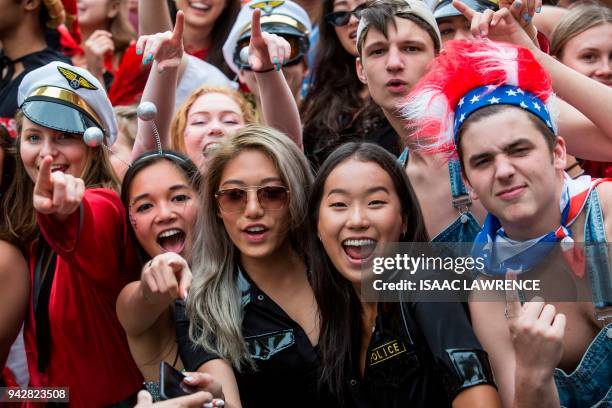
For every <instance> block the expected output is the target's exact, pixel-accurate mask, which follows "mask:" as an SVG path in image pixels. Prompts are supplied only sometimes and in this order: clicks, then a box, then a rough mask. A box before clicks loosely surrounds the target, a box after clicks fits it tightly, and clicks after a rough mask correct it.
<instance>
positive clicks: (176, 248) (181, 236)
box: [157, 228, 187, 254]
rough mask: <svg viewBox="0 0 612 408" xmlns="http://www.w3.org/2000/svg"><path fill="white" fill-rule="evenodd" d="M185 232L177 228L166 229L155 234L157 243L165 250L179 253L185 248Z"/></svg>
mask: <svg viewBox="0 0 612 408" xmlns="http://www.w3.org/2000/svg"><path fill="white" fill-rule="evenodd" d="M186 236H187V235H186V234H185V232H184V231H183V230H180V229H178V228H174V229H170V230H166V231H164V232H161V233H160V234H159V235H158V236H157V244H158V245H159V246H160V247H161V248H162V249H163V250H164V251H166V252H175V253H177V254H180V253H181V252H183V249H185V238H186Z"/></svg>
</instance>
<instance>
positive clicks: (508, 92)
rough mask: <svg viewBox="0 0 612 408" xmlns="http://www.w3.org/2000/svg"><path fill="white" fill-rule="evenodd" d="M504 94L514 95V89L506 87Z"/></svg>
mask: <svg viewBox="0 0 612 408" xmlns="http://www.w3.org/2000/svg"><path fill="white" fill-rule="evenodd" d="M506 94H507V95H508V96H516V91H515V90H514V89H508V90H507V91H506Z"/></svg>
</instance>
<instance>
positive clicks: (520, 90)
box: [516, 88, 525, 95]
mask: <svg viewBox="0 0 612 408" xmlns="http://www.w3.org/2000/svg"><path fill="white" fill-rule="evenodd" d="M516 93H520V94H521V95H525V92H524V91H523V90H522V89H521V88H516Z"/></svg>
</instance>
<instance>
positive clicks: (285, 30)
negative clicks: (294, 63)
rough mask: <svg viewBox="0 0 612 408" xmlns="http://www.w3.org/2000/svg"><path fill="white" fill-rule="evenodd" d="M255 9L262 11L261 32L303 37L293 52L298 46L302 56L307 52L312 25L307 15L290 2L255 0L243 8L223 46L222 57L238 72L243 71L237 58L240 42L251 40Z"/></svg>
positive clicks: (299, 7) (285, 0) (293, 51)
mask: <svg viewBox="0 0 612 408" xmlns="http://www.w3.org/2000/svg"><path fill="white" fill-rule="evenodd" d="M256 9H260V10H261V20H260V21H261V29H262V31H265V32H267V33H271V34H277V35H286V36H294V37H300V38H302V39H303V40H302V41H300V42H299V43H296V44H292V51H291V53H292V54H294V53H295V52H296V50H294V48H295V46H297V47H300V48H301V49H300V50H297V51H301V52H302V55H303V54H305V53H306V52H307V51H308V45H309V43H308V35H309V33H310V31H311V30H312V24H311V23H310V18H309V17H308V13H306V11H305V10H304V9H303V8H302V7H301V6H300V5H298V4H297V3H294V2H293V1H291V0H263V1H262V0H252V1H250V2H248V3H246V4H245V5H244V6H242V9H241V10H240V13H239V14H238V17H237V18H236V22H235V23H234V26H233V27H232V30H231V31H230V34H229V36H228V37H227V40H226V41H225V44H224V45H223V57H224V58H225V62H226V63H227V65H228V66H229V67H230V68H231V69H232V71H234V72H235V73H238V72H239V71H240V68H239V66H238V64H237V63H236V61H235V59H234V58H235V56H237V55H239V54H240V50H239V49H237V48H238V46H239V44H240V43H243V42H244V40H245V39H246V38H250V37H251V19H252V17H253V13H254V12H255V10H256Z"/></svg>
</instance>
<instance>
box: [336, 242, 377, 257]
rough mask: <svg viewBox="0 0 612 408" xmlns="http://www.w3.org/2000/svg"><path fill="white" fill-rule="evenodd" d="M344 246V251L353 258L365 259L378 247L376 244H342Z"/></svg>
mask: <svg viewBox="0 0 612 408" xmlns="http://www.w3.org/2000/svg"><path fill="white" fill-rule="evenodd" d="M342 247H343V248H344V252H346V254H347V255H348V256H350V257H351V258H353V259H362V260H363V259H367V258H369V257H370V255H372V253H373V252H374V249H376V244H370V245H360V246H353V245H342Z"/></svg>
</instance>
